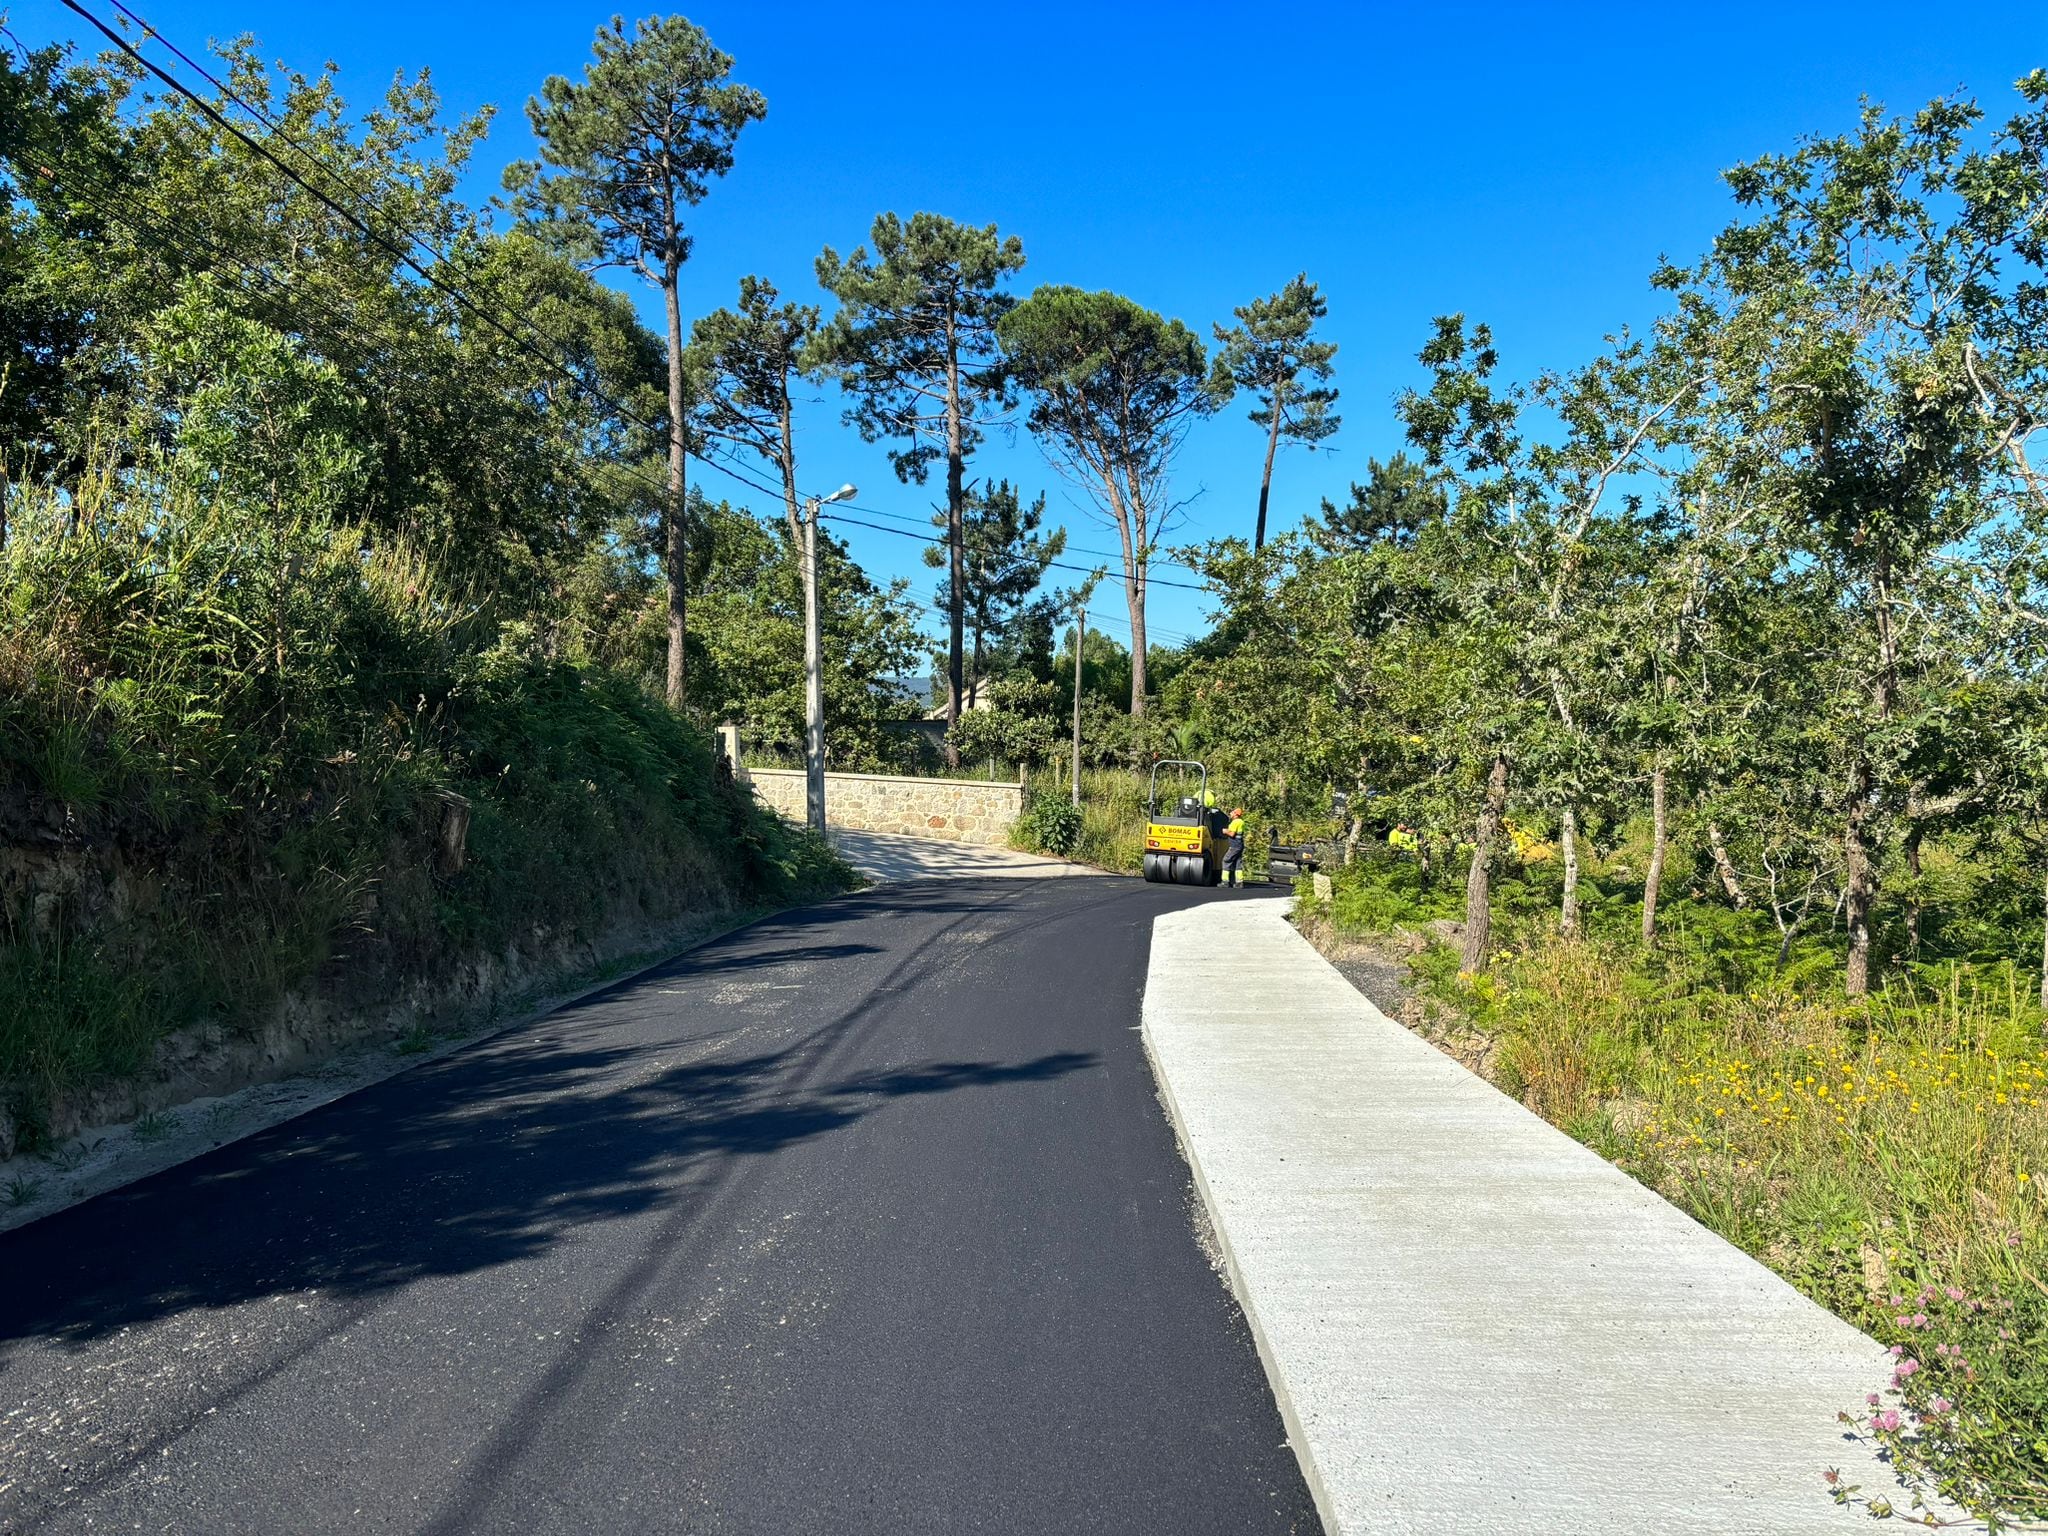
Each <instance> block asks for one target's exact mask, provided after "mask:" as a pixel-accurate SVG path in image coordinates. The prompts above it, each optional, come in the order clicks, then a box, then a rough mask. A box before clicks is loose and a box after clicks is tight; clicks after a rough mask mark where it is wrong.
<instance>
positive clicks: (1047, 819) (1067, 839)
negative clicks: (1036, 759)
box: [1011, 789, 1082, 859]
mask: <svg viewBox="0 0 2048 1536" xmlns="http://www.w3.org/2000/svg"><path fill="white" fill-rule="evenodd" d="M1081 822H1082V817H1081V812H1080V810H1079V808H1078V807H1076V806H1075V805H1074V804H1073V803H1072V802H1071V801H1070V800H1068V799H1066V798H1065V797H1063V796H1061V795H1057V794H1053V793H1051V792H1050V791H1047V790H1036V789H1035V790H1032V791H1031V792H1030V794H1029V796H1028V798H1027V799H1026V801H1025V804H1024V814H1023V815H1022V816H1020V817H1018V818H1017V825H1016V827H1015V829H1014V830H1013V831H1012V833H1011V841H1013V842H1015V843H1017V844H1018V845H1019V846H1021V847H1023V848H1026V849H1028V850H1030V851H1031V852H1033V853H1047V854H1051V855H1052V856H1053V857H1054V858H1060V859H1064V858H1068V857H1070V856H1071V855H1072V854H1073V853H1074V851H1075V850H1076V849H1077V848H1079V847H1080V846H1081Z"/></svg>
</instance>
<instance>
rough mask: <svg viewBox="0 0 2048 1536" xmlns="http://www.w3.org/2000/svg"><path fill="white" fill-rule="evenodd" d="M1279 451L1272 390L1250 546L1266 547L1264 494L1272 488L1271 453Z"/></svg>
mask: <svg viewBox="0 0 2048 1536" xmlns="http://www.w3.org/2000/svg"><path fill="white" fill-rule="evenodd" d="M1279 451H1280V391H1279V389H1278V387H1275V389H1274V391H1273V422H1272V426H1271V427H1270V429H1269V430H1268V431H1267V433H1266V469H1265V473H1264V474H1262V475H1260V476H1259V521H1258V526H1257V527H1256V528H1255V529H1253V531H1252V548H1253V549H1254V550H1260V549H1264V548H1265V547H1266V496H1267V494H1268V493H1269V492H1270V491H1271V490H1272V489H1273V455H1274V454H1276V453H1278V452H1279Z"/></svg>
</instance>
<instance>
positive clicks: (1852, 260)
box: [1659, 101, 2048, 996]
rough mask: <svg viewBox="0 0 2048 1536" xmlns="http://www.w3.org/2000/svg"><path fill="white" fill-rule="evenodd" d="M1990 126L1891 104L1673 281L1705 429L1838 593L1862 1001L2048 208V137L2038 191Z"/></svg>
mask: <svg viewBox="0 0 2048 1536" xmlns="http://www.w3.org/2000/svg"><path fill="white" fill-rule="evenodd" d="M1981 116H1982V114H1981V112H1980V111H1979V109H1978V108H1977V107H1975V105H1974V104H1968V103H1954V102H1946V101H1936V102H1934V103H1932V104H1930V105H1929V106H1928V107H1926V108H1924V109H1923V110H1922V111H1920V112H1919V113H1917V114H1915V115H1913V116H1912V117H1911V118H1908V119H1902V120H1887V119H1886V118H1885V117H1884V116H1883V115H1882V113H1881V112H1880V111H1879V110H1878V109H1877V108H1874V107H1873V108H1869V109H1866V111H1865V114H1864V117H1863V121H1862V123H1861V124H1860V125H1859V127H1858V129H1857V130H1856V131H1855V132H1854V133H1851V134H1846V135H1841V136H1837V137H1833V138H1824V139H1815V140H1812V141H1810V142H1808V143H1806V144H1804V145H1802V146H1801V147H1800V148H1799V149H1798V150H1796V151H1794V152H1793V153H1792V154H1789V155H1783V156H1767V157H1765V158H1763V159H1760V160H1757V161H1755V162H1752V163H1750V164H1747V165H1742V166H1738V167H1736V168H1735V169H1734V170H1732V171H1730V172H1729V173H1728V181H1729V184H1730V186H1731V187H1732V188H1733V190H1734V193H1735V197H1736V201H1737V202H1738V204H1740V205H1741V206H1742V207H1743V208H1744V209H1745V210H1751V212H1750V213H1749V214H1748V215H1747V216H1745V217H1744V218H1742V219H1741V220H1739V221H1738V222H1737V223H1735V224H1733V225H1731V226H1730V227H1729V228H1728V229H1727V230H1726V231H1724V232H1723V233H1722V234H1721V235H1720V236H1719V237H1718V238H1717V239H1716V241H1715V243H1714V248H1713V250H1712V252H1711V253H1710V254H1709V255H1708V256H1707V257H1706V258H1705V260H1703V261H1702V262H1700V263H1699V264H1698V265H1697V266H1696V267H1694V268H1692V269H1690V270H1688V271H1680V270H1677V269H1667V270H1666V271H1664V272H1663V273H1661V274H1660V276H1659V281H1660V283H1661V284H1662V285H1663V286H1665V287H1667V288H1669V289H1671V290H1673V291H1675V292H1676V293H1677V294H1678V295H1679V298H1680V304H1681V324H1682V325H1683V327H1684V328H1685V335H1686V338H1687V343H1688V346H1689V349H1690V351H1691V352H1692V353H1693V354H1694V355H1695V356H1697V357H1699V358H1701V359H1703V360H1706V361H1707V362H1708V364H1709V366H1710V367H1711V375H1712V384H1713V390H1712V394H1711V396H1710V398H1709V400H1708V402H1707V408H1706V411H1705V413H1704V417H1703V422H1702V430H1703V431H1704V432H1706V433H1710V434H1714V435H1717V436H1720V437H1722V438H1724V439H1726V440H1729V441H1730V442H1731V443H1732V445H1733V446H1731V447H1730V448H1729V449H1728V452H1729V453H1730V454H1733V453H1735V452H1738V451H1746V452H1747V453H1749V454H1750V455H1752V456H1754V457H1761V456H1765V455H1768V456H1769V457H1770V459H1771V460H1772V463H1771V465H1770V467H1769V470H1768V474H1769V479H1770V483H1771V484H1772V486H1773V494H1772V495H1771V497H1770V498H1769V499H1768V500H1767V502H1766V503H1765V515H1766V516H1768V518H1769V520H1770V531H1771V535H1772V537H1773V539H1774V540H1775V542H1776V543H1777V546H1778V549H1779V557H1780V559H1781V560H1783V561H1785V562H1788V563H1793V564H1798V565H1802V566H1810V569H1811V570H1812V571H1813V572H1814V573H1815V574H1816V575H1818V576H1821V577H1823V578H1824V580H1825V583H1826V586H1825V589H1824V591H1823V593H1822V594H1821V596H1822V601H1823V602H1824V603H1825V604H1826V607H1827V610H1828V611H1829V612H1830V613H1832V614H1834V615H1836V616H1838V617H1839V619H1840V621H1841V625H1840V630H1839V633H1838V637H1837V639H1836V641H1835V643H1834V644H1833V645H1832V646H1831V647H1830V648H1829V651H1828V653H1827V654H1826V655H1825V656H1823V657H1821V658H1818V661H1819V664H1820V665H1821V666H1822V667H1823V668H1824V669H1825V672H1826V673H1827V674H1828V675H1829V683H1828V686H1827V688H1826V697H1827V699H1828V701H1829V716H1830V718H1829V738H1830V742H1831V748H1832V750H1831V751H1830V753H1829V756H1830V758H1832V759H1833V760H1834V761H1835V763H1836V764H1837V770H1836V771H1837V772H1838V774H1839V775H1840V777H1839V779H1838V781H1837V782H1838V783H1839V785H1840V791H1839V799H1838V801H1837V804H1838V807H1839V810H1838V818H1839V826H1840V832H1841V841H1842V850H1843V865H1844V872H1845V882H1846V883H1845V889H1844V920H1845V923H1846V925H1847V928H1848V934H1849V950H1848V958H1847V961H1846V964H1845V968H1844V984H1845V986H1846V988H1847V990H1848V992H1849V993H1850V995H1852V996H1858V995H1861V994H1863V993H1864V992H1866V991H1867V990H1868V989H1869V986H1870V966H1871V939H1872V924H1873V914H1874V909H1875V906H1876V902H1877V896H1878V891H1879V882H1880V869H1881V865H1882V862H1883V856H1884V852H1885V850H1886V847H1887V844H1888V840H1889V839H1890V838H1891V837H1893V836H1895V835H1896V829H1897V826H1898V823H1899V819H1900V818H1901V817H1902V816H1903V815H1905V814H1906V813H1907V811H1908V809H1909V806H1908V802H1909V800H1910V796H1911V790H1912V784H1913V779H1914V775H1913V773H1912V771H1911V768H1910V767H1909V763H1910V761H1911V759H1912V758H1913V757H1914V756H1915V753H1916V741H1917V739H1918V738H1919V737H1920V736H1921V735H1922V733H1923V732H1924V731H1925V730H1926V729H1927V728H1928V727H1929V726H1930V725H1931V724H1932V723H1933V722H1932V720H1931V719H1930V717H1929V716H1928V715H1927V713H1926V706H1927V704H1928V702H1929V700H1928V698H1927V696H1926V695H1924V694H1922V693H1921V692H1920V691H1919V690H1918V689H1916V688H1915V687H1914V686H1913V683H1914V677H1913V674H1914V672H1915V670H1916V669H1915V667H1914V666H1913V657H1912V652H1913V650H1914V648H1915V647H1916V646H1918V645H1920V644H1923V643H1925V642H1926V641H1928V640H1930V639H1932V638H1933V632H1932V631H1931V630H1930V629H1929V628H1928V627H1927V626H1925V625H1923V624H1921V623H1919V622H1918V619H1919V609H1918V608H1917V606H1916V604H1915V601H1914V593H1915V591H1916V589H1918V588H1920V587H1921V586H1922V585H1923V584H1925V583H1926V582H1927V581H1928V580H1929V578H1930V576H1931V575H1932V573H1933V572H1934V570H1935V569H1936V568H1937V567H1938V565H1939V564H1940V563H1941V561H1942V560H1943V558H1944V557H1945V554H1946V553H1947V552H1949V551H1951V550H1953V549H1954V548H1956V547H1957V546H1959V545H1961V544H1965V543H1967V542H1968V541H1970V540H1971V539H1972V538H1973V537H1974V536H1975V535H1976V533H1977V532H1978V530H1979V529H1980V528H1982V527H1983V526H1984V524H1985V521H1986V519H1987V517H1988V515H1989V513H1988V507H1987V503H1986V500H1985V498H1984V496H1983V495H1982V494H1981V492H1982V489H1983V487H1984V485H1985V482H1986V476H1987V471H1988V469H1989V466H1990V465H1991V464H1992V463H1994V462H1995V461H1996V458H1997V455H1998V452H1999V444H1998V439H1997V437H1996V435H1995V434H1994V432H1993V431H1992V430H1991V427H1992V423H1991V422H1990V421H1988V420H1987V419H1986V417H1985V416H1984V414H1983V413H1982V412H1981V411H1980V410H1979V409H1978V405H1979V395H1978V391H1977V390H1976V389H1975V388H1974V387H1973V384H1972V379H1971V369H1970V361H1971V359H1972V357H1973V356H1975V355H1978V354H1979V353H1980V352H1981V353H1986V354H1993V355H1995V354H1996V353H1997V352H1998V351H1999V350H2000V348H1999V343H2000V341H2001V339H2002V337H2001V331H2002V329H2003V325H2004V319H2005V316H2006V314H2007V306H2008V300H2007V299H2006V297H2005V296H2004V295H2002V294H2001V292H2000V290H1999V288H1998V286H1997V284H1996V283H1995V282H1994V281H1992V280H1991V274H1992V273H1993V272H1994V271H1995V269H1996V265H1997V261H1998V256H1999V250H1998V243H1999V242H2000V241H2001V239H2002V236H2003V233H2004V232H2006V231H2009V230H2011V229H2012V228H2014V227H2015V224H2014V219H2015V209H2014V207H2013V206H2012V199H2013V198H2014V197H2015V196H2018V197H2020V198H2022V199H2024V200H2025V202H2026V203H2027V204H2028V205H2030V206H2031V207H2033V208H2034V209H2035V210H2036V211H2037V213H2038V210H2039V209H2040V208H2042V207H2043V206H2048V195H2044V189H2043V187H2042V185H2041V181H2040V176H2039V169H2038V168H2039V165H2040V163H2041V162H2040V154H2039V148H2038V140H2036V143H2035V147H2034V148H2033V149H2031V150H2029V149H2026V148H2025V146H2024V144H2023V143H2022V145H2021V149H2020V151H2019V153H2020V155H2021V158H2022V159H2023V160H2030V161H2031V163H2032V165H2033V167H2034V170H2033V173H2032V176H2031V184H2029V181H2028V178H2024V177H2023V178H2022V179H2021V180H2020V181H2019V182H2018V183H2017V184H2015V183H2014V182H2013V181H2012V180H2011V178H2010V177H2001V176H1996V175H1990V174H1985V172H1986V167H1985V166H1984V164H1983V162H1982V161H1981V160H1980V159H1979V157H1978V156H1977V155H1976V154H1975V153H1974V152H1972V151H1970V150H1969V149H1967V148H1966V146H1965V142H1964V136H1965V133H1966V132H1967V130H1968V129H1970V128H1971V127H1972V126H1974V124H1975V123H1976V122H1977V121H1978V120H1979V118H1980V117H1981ZM2022 138H2023V135H2022ZM1758 473H1759V474H1760V475H1761V474H1764V473H1765V471H1764V470H1763V469H1761V468H1760V469H1759V470H1758Z"/></svg>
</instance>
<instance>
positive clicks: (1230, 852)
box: [1223, 805, 1244, 890]
mask: <svg viewBox="0 0 2048 1536" xmlns="http://www.w3.org/2000/svg"><path fill="white" fill-rule="evenodd" d="M1223 835H1224V837H1226V838H1228V839H1229V841H1228V842H1226V843H1225V844H1224V845H1223V883H1224V884H1225V885H1227V886H1229V887H1230V888H1231V889H1232V890H1236V889H1237V888H1238V887H1239V886H1241V885H1243V884H1244V807H1243V806H1241V805H1240V806H1239V807H1237V809H1236V810H1234V811H1232V812H1231V813H1230V820H1229V821H1228V822H1227V823H1225V824H1224V828H1223Z"/></svg>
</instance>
